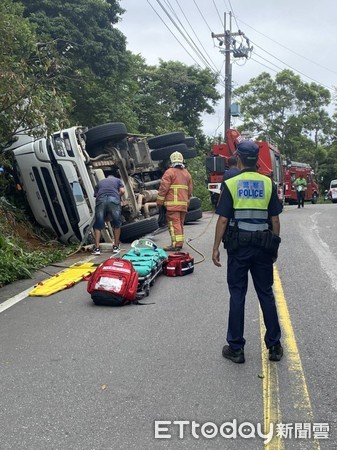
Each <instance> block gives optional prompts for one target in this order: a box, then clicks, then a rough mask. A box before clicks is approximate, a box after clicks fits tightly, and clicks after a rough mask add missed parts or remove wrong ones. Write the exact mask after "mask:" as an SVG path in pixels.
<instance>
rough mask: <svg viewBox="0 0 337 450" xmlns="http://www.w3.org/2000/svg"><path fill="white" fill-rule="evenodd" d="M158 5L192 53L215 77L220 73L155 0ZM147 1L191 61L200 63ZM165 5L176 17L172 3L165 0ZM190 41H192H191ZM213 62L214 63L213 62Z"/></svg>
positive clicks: (159, 2) (158, 1)
mask: <svg viewBox="0 0 337 450" xmlns="http://www.w3.org/2000/svg"><path fill="white" fill-rule="evenodd" d="M156 1H157V3H158V5H159V6H160V7H161V8H162V10H163V11H164V13H165V14H166V15H167V17H168V18H169V20H170V21H171V23H172V24H173V25H174V27H175V28H176V29H177V31H178V32H179V33H180V34H181V36H182V37H183V39H184V40H185V41H186V43H187V44H188V45H189V46H190V47H191V49H192V50H193V52H194V53H196V55H197V57H198V58H199V59H200V60H202V62H203V64H204V65H205V66H206V67H208V69H209V70H210V71H211V72H212V73H213V74H214V75H216V76H217V77H218V76H219V75H220V72H219V70H218V69H217V68H216V67H215V69H214V68H213V67H212V66H211V65H210V64H209V62H208V61H207V60H206V58H205V56H204V55H203V54H202V52H201V51H200V49H199V48H198V47H197V45H196V44H195V42H194V41H193V40H192V39H191V37H190V35H189V34H188V33H187V32H186V30H185V27H184V26H183V25H182V26H183V29H184V30H185V32H186V33H187V35H188V37H189V39H191V41H189V40H188V38H187V37H186V35H185V34H184V33H183V31H182V30H181V28H180V26H179V25H178V24H177V23H176V21H175V20H174V18H173V17H172V15H171V14H170V13H169V11H168V10H167V9H166V8H165V6H164V5H163V4H162V3H161V1H160V0H156ZM147 2H148V3H149V5H150V6H151V8H152V9H153V10H154V12H155V13H156V15H157V16H158V17H159V18H160V20H161V21H162V22H163V23H164V25H165V26H166V28H167V29H168V30H169V31H170V33H171V34H172V35H173V37H174V38H175V39H176V40H177V42H178V43H179V44H180V45H181V46H182V47H183V49H184V50H185V51H186V52H187V54H188V55H189V56H190V57H191V58H192V59H193V61H195V62H196V64H197V65H198V66H199V67H201V66H200V64H199V63H198V62H197V61H196V59H195V58H193V57H192V55H191V53H190V52H189V51H188V50H187V49H186V48H185V46H184V45H183V44H182V43H181V41H180V40H179V39H178V37H177V36H176V35H175V34H174V33H173V31H172V30H171V28H170V27H169V26H168V25H167V24H166V22H165V21H164V20H163V19H162V17H161V16H160V14H158V12H157V11H156V9H155V8H154V7H153V5H152V4H151V3H150V1H149V0H147ZM165 2H166V5H167V6H168V8H169V9H170V10H171V11H172V13H173V14H174V15H175V16H176V17H177V14H176V12H175V11H174V8H173V7H172V5H171V4H170V3H169V1H168V0H165ZM178 21H179V23H180V24H181V21H180V20H179V18H178ZM191 42H192V43H191ZM213 64H214V63H213ZM219 84H220V85H221V84H222V83H221V81H220V82H219Z"/></svg>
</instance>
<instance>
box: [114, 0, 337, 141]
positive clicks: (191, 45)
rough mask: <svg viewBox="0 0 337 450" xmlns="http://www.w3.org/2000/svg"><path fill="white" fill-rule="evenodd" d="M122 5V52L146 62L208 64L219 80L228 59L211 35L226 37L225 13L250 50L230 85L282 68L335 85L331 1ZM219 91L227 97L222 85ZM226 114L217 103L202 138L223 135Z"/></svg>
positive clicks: (336, 43)
mask: <svg viewBox="0 0 337 450" xmlns="http://www.w3.org/2000/svg"><path fill="white" fill-rule="evenodd" d="M120 4H121V7H122V8H123V9H125V10H126V12H125V13H124V14H123V16H122V20H121V22H120V23H119V25H118V28H120V30H121V31H122V32H123V34H124V35H125V36H126V38H127V48H128V49H129V50H130V51H132V52H133V53H136V54H137V53H139V54H141V55H142V56H143V57H144V58H145V59H146V62H147V64H150V65H151V64H153V65H157V64H158V63H159V59H163V60H164V61H169V60H174V61H181V62H183V63H185V64H187V65H195V64H197V65H199V66H200V67H201V68H205V67H207V65H208V66H210V67H211V68H212V70H214V71H218V72H220V73H221V77H222V79H223V78H224V75H225V67H224V60H225V57H224V54H223V53H221V47H219V46H218V41H217V40H216V39H212V37H211V33H212V32H213V33H215V34H223V32H224V29H225V28H224V17H225V13H226V19H227V21H226V29H229V12H230V11H232V14H233V16H232V32H237V31H238V29H240V30H241V31H242V32H244V34H245V36H246V37H247V38H248V39H249V40H250V45H252V46H253V47H254V49H253V52H252V54H251V58H249V59H248V60H245V59H236V60H233V66H232V81H233V86H234V88H235V87H238V86H241V85H244V84H246V83H247V82H248V81H249V80H250V79H251V78H253V77H256V76H257V75H259V74H260V73H261V72H264V71H266V72H269V73H270V74H271V75H272V76H274V75H275V74H276V73H278V72H280V71H281V70H283V69H291V70H293V71H294V72H295V73H296V74H298V75H300V77H301V79H302V80H303V81H305V82H312V81H314V82H316V83H319V84H322V85H323V86H324V87H327V88H331V89H332V88H333V87H334V86H337V29H336V22H337V2H335V1H334V0H321V1H314V0H230V1H229V0H120ZM160 4H161V5H162V6H163V7H164V8H165V9H166V11H167V12H168V14H169V15H170V17H171V18H172V20H173V21H174V23H172V21H171V20H170V18H169V17H168V16H167V14H166V13H165V11H164V10H163V9H162V7H161V6H160ZM159 16H160V17H159ZM170 30H171V31H170ZM179 30H180V31H179ZM184 36H185V37H184ZM237 40H238V42H240V40H239V38H237ZM196 47H197V48H198V49H199V52H198V50H197V49H196ZM200 53H202V55H203V57H202V56H201V55H200ZM205 60H206V61H205ZM219 90H220V92H221V93H222V94H223V93H224V89H223V88H222V87H221V86H219ZM223 114H224V108H223V101H221V102H219V105H218V107H217V111H216V114H215V115H214V116H208V117H204V118H203V121H204V131H205V133H206V134H208V135H214V134H218V133H219V131H220V132H223ZM235 120H237V119H234V121H233V123H232V126H235V125H236V123H235Z"/></svg>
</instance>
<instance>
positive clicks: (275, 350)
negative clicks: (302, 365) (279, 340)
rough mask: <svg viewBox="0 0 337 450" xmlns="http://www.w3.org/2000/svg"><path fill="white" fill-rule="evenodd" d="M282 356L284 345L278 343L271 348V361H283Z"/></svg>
mask: <svg viewBox="0 0 337 450" xmlns="http://www.w3.org/2000/svg"><path fill="white" fill-rule="evenodd" d="M282 356H283V347H282V345H281V344H276V345H273V346H272V347H270V348H269V361H281V358H282Z"/></svg>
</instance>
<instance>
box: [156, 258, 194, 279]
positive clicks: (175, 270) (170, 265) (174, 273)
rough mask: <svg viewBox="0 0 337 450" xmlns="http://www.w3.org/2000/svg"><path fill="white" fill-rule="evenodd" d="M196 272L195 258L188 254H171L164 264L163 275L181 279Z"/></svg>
mask: <svg viewBox="0 0 337 450" xmlns="http://www.w3.org/2000/svg"><path fill="white" fill-rule="evenodd" d="M193 271H194V258H193V256H192V255H190V254H189V253H187V252H176V253H171V254H170V255H169V256H168V258H167V259H165V261H164V262H163V273H164V275H166V276H168V277H180V276H184V275H188V274H189V273H192V272H193Z"/></svg>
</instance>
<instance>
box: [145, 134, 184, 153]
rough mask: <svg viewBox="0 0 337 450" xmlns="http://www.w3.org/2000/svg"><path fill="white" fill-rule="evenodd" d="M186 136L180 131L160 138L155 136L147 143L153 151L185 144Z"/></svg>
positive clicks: (162, 135)
mask: <svg viewBox="0 0 337 450" xmlns="http://www.w3.org/2000/svg"><path fill="white" fill-rule="evenodd" d="M184 140H185V135H184V133H182V132H180V131H175V132H173V133H166V134H161V135H160V136H155V137H153V138H149V139H148V140H147V143H148V145H149V147H150V148H151V149H154V148H161V147H166V146H168V145H175V144H180V143H182V142H184Z"/></svg>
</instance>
